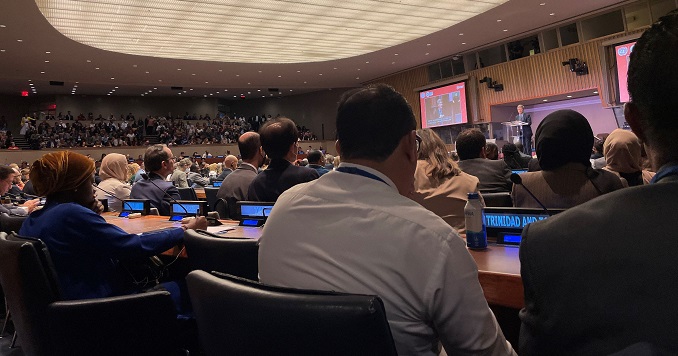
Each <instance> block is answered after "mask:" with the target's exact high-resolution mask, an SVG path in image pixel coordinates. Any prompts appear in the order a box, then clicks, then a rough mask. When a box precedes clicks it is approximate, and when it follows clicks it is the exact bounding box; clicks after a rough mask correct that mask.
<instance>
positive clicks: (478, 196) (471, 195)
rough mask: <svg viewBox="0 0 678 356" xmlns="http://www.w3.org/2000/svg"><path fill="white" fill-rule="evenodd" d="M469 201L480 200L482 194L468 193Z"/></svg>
mask: <svg viewBox="0 0 678 356" xmlns="http://www.w3.org/2000/svg"><path fill="white" fill-rule="evenodd" d="M468 199H480V194H478V193H475V192H473V193H468Z"/></svg>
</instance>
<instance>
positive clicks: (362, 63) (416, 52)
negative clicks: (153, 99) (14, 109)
mask: <svg viewBox="0 0 678 356" xmlns="http://www.w3.org/2000/svg"><path fill="white" fill-rule="evenodd" d="M37 1H38V3H39V4H40V6H41V7H43V5H44V8H59V7H64V6H66V5H59V4H61V3H63V4H73V3H75V4H80V5H82V6H83V7H81V8H82V9H83V11H84V9H85V8H86V9H87V13H86V14H85V16H84V17H83V16H80V17H78V16H75V15H74V13H73V11H64V10H59V11H55V14H56V15H52V14H50V11H51V10H49V11H47V10H46V13H47V15H48V16H49V17H50V18H51V17H52V16H55V18H59V17H67V16H66V15H67V14H68V16H75V18H74V19H72V20H73V21H65V22H64V24H62V25H59V24H57V25H56V26H57V27H60V26H64V31H65V33H67V34H68V36H71V37H73V38H76V36H77V33H78V31H76V30H77V28H78V27H81V28H82V29H81V31H80V32H81V33H84V35H82V36H84V37H82V38H78V39H79V40H82V41H85V39H87V40H86V41H88V42H86V43H88V44H89V45H88V44H82V43H79V42H76V41H74V40H73V39H70V38H69V37H67V36H65V35H64V34H62V33H60V32H59V31H57V30H56V29H55V28H54V27H52V25H51V24H50V23H49V22H48V21H47V19H46V18H45V17H44V16H43V14H42V13H41V11H40V8H39V7H38V4H36V2H35V1H30V0H0V93H3V94H14V95H19V93H20V92H21V91H23V90H28V91H29V92H31V94H30V95H35V94H33V93H32V91H31V86H30V85H29V84H33V86H32V87H33V88H35V91H36V92H37V95H58V94H70V93H71V92H72V90H73V88H74V87H75V86H76V85H77V88H76V90H75V93H76V94H75V95H79V94H87V95H106V94H107V93H111V91H112V90H113V89H115V92H112V94H111V95H114V96H117V95H120V96H139V95H141V94H145V95H150V96H168V95H184V96H199V97H202V96H203V95H207V96H210V94H212V95H211V96H212V97H220V98H230V99H234V96H235V97H239V96H240V95H241V94H244V95H245V96H246V97H247V98H256V97H261V96H280V95H293V94H298V93H304V92H310V91H317V90H324V89H328V88H346V87H354V86H358V85H361V83H364V82H366V81H370V80H373V79H376V78H380V77H383V76H386V75H389V74H392V73H396V72H399V71H403V70H407V69H409V68H413V67H416V66H420V65H423V64H426V63H430V62H434V61H436V60H439V59H441V58H445V57H449V56H451V55H454V54H458V53H464V52H468V51H472V50H474V49H477V48H480V47H482V46H484V45H486V44H488V43H492V42H495V41H506V40H509V39H512V38H516V37H520V36H524V35H527V34H530V33H531V32H533V31H534V30H535V29H539V28H543V27H547V26H551V25H553V24H555V23H563V22H567V21H572V20H573V19H574V18H577V17H579V16H581V15H582V14H587V13H590V12H594V11H599V10H601V9H605V8H611V7H614V6H617V5H619V4H621V3H624V1H619V0H571V1H562V0H558V1H556V0H510V1H507V2H505V3H503V4H501V5H499V6H496V7H494V8H492V9H490V10H488V11H486V12H484V13H482V14H480V15H477V16H475V17H472V18H470V19H468V20H466V21H462V22H460V23H458V24H456V25H452V26H450V27H447V28H444V29H442V30H439V31H435V29H436V28H441V26H444V25H441V23H445V21H448V23H453V22H454V21H455V19H457V16H458V14H457V13H465V11H467V10H469V9H471V8H470V6H469V5H468V4H478V3H482V4H483V6H486V7H488V8H489V7H491V6H493V4H495V3H498V2H499V3H501V2H502V1H499V0H495V1H490V0H487V1H463V0H459V1H460V2H462V3H464V4H462V5H460V7H461V9H462V10H463V11H457V10H449V9H444V8H443V6H445V7H447V6H449V4H452V3H453V1H452V0H446V1H444V2H442V4H444V5H441V2H433V1H429V2H427V3H424V2H421V5H418V6H417V7H416V8H411V9H410V10H409V11H407V12H406V13H408V14H409V15H402V14H400V13H394V14H390V13H387V12H386V10H385V9H387V7H386V4H387V3H394V4H399V3H400V2H399V1H385V0H384V1H360V0H344V1H342V2H337V3H338V4H340V5H339V6H344V7H346V8H356V9H357V8H358V6H359V4H368V5H369V4H371V5H372V7H369V8H361V9H360V11H356V10H351V11H353V12H352V13H353V14H354V15H355V16H352V17H355V18H357V19H360V20H361V21H348V20H352V19H347V21H342V20H341V19H334V23H333V24H332V23H331V22H332V21H330V23H329V24H332V25H333V26H331V27H328V26H326V28H327V29H328V30H329V31H330V32H331V33H338V32H341V30H342V29H344V28H345V23H351V24H353V27H359V26H363V25H364V26H368V27H369V26H372V27H371V28H372V30H374V31H375V32H374V33H377V32H379V33H380V35H378V36H375V37H374V38H370V39H369V42H365V41H367V40H366V39H363V37H365V36H367V35H365V36H361V35H360V34H358V35H352V36H349V37H343V39H342V40H340V41H337V40H336V39H337V38H338V37H332V36H330V35H328V34H323V33H322V32H316V31H318V30H317V28H318V27H312V26H310V25H311V23H313V24H320V23H325V24H328V23H327V22H326V20H327V18H328V17H332V16H334V17H339V14H338V13H334V12H335V11H334V10H327V9H324V10H323V11H319V10H318V9H320V8H316V11H315V13H313V15H312V16H311V15H306V16H305V17H304V18H303V23H299V22H293V24H294V25H293V24H292V23H291V22H290V21H289V19H291V18H292V17H293V15H295V14H296V13H297V12H299V11H297V10H295V9H297V8H301V5H298V4H300V3H301V2H291V1H272V0H269V1H263V0H262V1H259V2H254V1H252V0H250V1H233V0H232V1H217V0H212V1H197V0H194V1H179V0H172V1H171V2H172V3H175V4H179V3H181V4H184V5H186V6H188V7H186V8H185V9H184V10H183V12H184V14H185V16H177V13H174V15H172V16H169V15H163V12H160V11H156V10H152V9H148V10H150V11H151V12H153V15H149V16H146V17H145V16H141V15H139V16H137V18H139V21H138V24H136V25H133V28H129V27H130V26H131V25H129V24H125V23H124V21H133V20H134V19H133V18H132V17H130V16H126V17H124V16H123V17H120V16H117V15H114V14H112V13H111V11H112V10H111V9H110V8H108V10H105V9H107V6H103V5H102V6H97V4H101V3H105V4H112V3H114V4H122V5H125V4H127V5H125V6H121V7H120V11H122V9H128V8H129V6H131V5H129V4H145V6H147V7H149V6H150V5H149V4H155V3H159V1H158V0H147V1H143V2H142V1H138V2H136V1H129V0H127V1H123V0H115V1H114V0H106V1H103V2H102V1H99V2H97V1H95V0H90V1H85V0H80V1H65V0H58V1H57V0H54V1H47V0H37ZM168 1H170V0H168ZM208 3H209V4H212V5H207V4H208ZM259 3H267V4H268V5H267V6H277V7H278V8H279V10H278V11H277V12H278V13H279V20H278V19H271V18H262V19H261V21H260V22H259V23H256V20H253V19H252V17H251V16H252V15H251V14H250V15H248V16H250V17H242V16H244V15H234V14H231V15H230V16H229V15H225V16H223V17H221V19H219V18H215V17H210V16H207V15H205V14H203V16H196V13H195V11H194V9H195V8H201V9H203V10H201V11H203V12H204V11H206V10H205V9H208V8H209V9H212V8H213V7H219V6H226V5H223V4H228V6H226V7H224V8H235V7H237V6H240V7H250V8H252V7H254V4H259ZM417 3H418V2H417ZM220 4H221V5H220ZM304 4H305V5H309V4H321V5H324V6H337V5H335V2H334V1H330V0H324V1H320V0H319V1H312V0H307V1H306V2H305V3H304ZM542 4H543V5H542ZM283 5H284V6H283ZM309 6H310V5H309ZM81 8H78V7H75V8H74V9H75V10H79V9H81ZM97 9H101V10H97ZM104 10H105V11H104ZM116 11H117V10H116ZM210 11H212V10H210ZM305 11H308V10H305ZM347 11H348V10H347ZM389 11H390V10H389ZM399 11H402V10H399ZM76 13H77V11H76ZM333 13H334V15H333ZM374 13H380V14H382V15H383V14H387V18H386V20H383V19H382V20H366V19H369V18H371V16H372V15H373V14H374ZM269 15H270V16H273V14H269ZM159 16H160V17H159ZM162 16H165V18H164V19H163V18H162ZM342 16H346V14H344V15H342ZM77 18H80V20H77ZM201 18H203V19H204V21H201ZM123 19H124V21H123ZM208 20H209V21H208ZM215 21H216V22H215ZM247 21H254V22H255V23H253V24H250V25H253V27H249V28H250V30H249V31H251V32H247V31H248V30H246V29H247V28H248V27H244V26H243V25H242V23H243V22H247ZM296 21H301V20H296ZM384 22H386V23H395V24H397V25H398V26H400V25H402V24H406V26H404V27H400V28H399V30H398V32H406V33H405V34H402V33H399V34H393V33H389V30H388V29H385V28H384ZM55 23H56V22H55ZM154 23H161V25H157V26H154ZM142 24H143V25H142ZM84 25H87V26H91V27H92V28H95V29H97V30H96V31H99V32H95V33H94V35H87V33H86V31H85V29H87V28H88V27H87V26H84ZM139 26H141V29H144V28H145V30H144V31H141V29H140V28H139ZM219 26H223V27H224V28H226V29H227V30H228V29H234V28H238V29H239V30H238V31H241V32H239V33H238V34H239V36H236V37H238V38H239V46H241V47H239V48H240V49H231V48H229V47H226V48H223V46H222V47H219V48H216V45H215V43H216V44H218V43H219V42H220V38H219V36H233V33H231V32H228V31H217V29H216V27H219ZM172 28H174V29H177V30H179V29H182V30H184V31H187V30H188V29H194V32H191V33H188V32H186V33H179V32H181V31H176V32H175V33H169V32H171V31H169V30H168V29H172ZM102 29H104V30H105V29H109V31H111V30H112V32H113V33H116V35H110V36H104V35H101V32H100V31H101V30H102ZM205 29H206V30H208V31H204V30H205ZM212 29H213V30H214V31H211V30H212ZM253 29H256V30H253ZM372 30H370V31H366V32H365V33H368V34H369V35H370V36H371V35H372V34H373V32H371V31H372ZM88 31H89V30H88ZM152 31H155V32H157V33H160V34H167V36H158V37H157V38H155V39H150V38H149V36H148V35H146V36H145V37H143V38H142V36H140V35H139V33H147V32H152ZM163 31H164V32H163ZM168 31H169V32H168ZM195 31H197V32H195ZM242 31H244V32H242ZM332 31H333V32H332ZM431 31H435V32H433V33H431V34H428V35H426V33H429V32H431ZM74 33H76V34H74ZM290 33H295V34H299V35H298V36H297V37H294V36H290V35H289V34H290ZM301 34H303V36H308V37H307V38H308V39H309V41H314V42H313V43H316V44H317V43H323V41H326V40H327V39H328V38H330V39H331V40H332V41H327V42H326V43H328V46H329V47H330V49H334V52H335V53H334V54H333V53H332V51H329V52H328V51H326V49H327V48H326V47H323V49H324V52H322V58H323V60H321V61H318V60H315V61H314V60H313V57H312V56H307V57H305V59H304V57H303V50H301V51H300V50H299V49H298V48H292V47H293V46H294V45H293V44H292V43H293V42H294V41H296V42H294V43H297V44H298V43H299V42H300V41H299V39H300V37H299V36H302V35H301ZM135 35H136V36H135ZM170 35H171V36H170ZM211 36H212V37H214V38H212V37H211ZM379 36H381V37H379ZM420 36H423V37H420ZM134 37H137V38H138V39H139V41H138V43H141V45H139V46H138V47H135V46H132V45H130V43H133V42H134ZM292 37H294V38H292ZM116 38H118V39H120V41H117V40H115V41H114V39H116ZM224 38H227V37H224ZM228 38H232V37H228ZM346 38H349V39H353V40H347V39H346ZM375 38H377V39H378V38H382V39H383V40H382V41H378V40H377V41H376V42H375ZM293 40H294V41H293ZM163 41H164V42H163ZM291 41H292V42H291ZM403 41H405V42H403ZM301 42H303V41H301ZM401 42H402V43H401ZM125 43H126V44H125ZM162 43H167V44H168V47H169V46H170V45H171V47H173V48H174V50H173V51H167V49H161V48H160V47H162ZM365 43H369V45H365V46H363V47H364V48H361V46H357V44H365ZM121 44H122V45H121ZM113 45H115V46H118V47H114V46H113ZM94 46H96V47H101V48H106V49H101V48H96V47H94ZM158 46H160V47H158ZM226 46H228V45H226ZM113 49H115V50H116V51H122V52H127V53H142V54H143V55H138V54H137V55H134V54H126V53H120V52H113V51H112V50H113ZM247 51H249V54H247V55H245V54H246V52H247ZM352 51H353V52H352ZM168 53H169V55H168ZM172 53H174V55H172ZM187 53H195V55H196V56H198V55H203V54H208V55H209V56H212V57H210V58H211V59H212V60H208V61H207V60H195V59H189V58H197V57H193V56H189V55H187ZM290 53H292V54H294V53H296V55H297V57H294V58H296V59H294V61H299V62H298V63H283V62H289V61H290V60H291V59H290V58H292V57H291V56H292V55H291V54H290ZM151 55H155V56H151ZM157 56H172V57H175V58H158V57H157ZM346 56H349V57H346ZM283 57H285V58H283ZM288 57H289V58H288ZM344 57H346V58H344ZM177 58H183V59H177ZM202 58H205V57H202ZM327 58H335V59H330V60H327ZM304 61H307V62H304ZM309 61H310V62H309ZM50 80H54V81H63V82H65V85H64V86H63V87H57V86H50V85H49V81H50ZM171 86H180V87H183V88H184V90H185V91H186V92H185V93H183V92H182V91H175V90H171V89H170V87H171ZM116 87H117V88H116ZM154 88H157V89H154ZM269 88H277V89H279V91H277V92H269V90H268V89H269ZM191 89H193V90H191ZM149 91H152V92H150V93H149ZM178 93H181V94H178ZM248 93H249V94H248Z"/></svg>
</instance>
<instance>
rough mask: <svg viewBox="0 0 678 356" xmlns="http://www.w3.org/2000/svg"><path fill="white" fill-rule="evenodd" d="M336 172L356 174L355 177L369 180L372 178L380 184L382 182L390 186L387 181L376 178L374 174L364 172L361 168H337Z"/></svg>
mask: <svg viewBox="0 0 678 356" xmlns="http://www.w3.org/2000/svg"><path fill="white" fill-rule="evenodd" d="M336 170H337V171H339V172H344V173H348V174H355V175H359V176H363V177H367V178H370V179H374V180H378V181H380V182H382V183H384V184H386V185H388V183H386V181H385V180H383V179H381V178H379V177H377V176H375V175H374V174H372V173H370V172H367V171H364V170H362V169H360V168H355V167H339V168H337V169H336Z"/></svg>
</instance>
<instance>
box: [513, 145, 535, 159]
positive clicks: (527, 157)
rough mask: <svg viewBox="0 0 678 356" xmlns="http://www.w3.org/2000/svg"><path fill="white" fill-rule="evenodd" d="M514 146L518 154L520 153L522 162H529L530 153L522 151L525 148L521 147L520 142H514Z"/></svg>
mask: <svg viewBox="0 0 678 356" xmlns="http://www.w3.org/2000/svg"><path fill="white" fill-rule="evenodd" d="M516 148H517V149H518V154H519V155H520V158H522V160H523V162H529V161H531V160H532V156H531V155H528V154H526V153H524V152H523V151H524V150H525V149H524V148H523V143H522V142H516Z"/></svg>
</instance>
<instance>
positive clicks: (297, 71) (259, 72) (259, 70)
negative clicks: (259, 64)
mask: <svg viewBox="0 0 678 356" xmlns="http://www.w3.org/2000/svg"><path fill="white" fill-rule="evenodd" d="M258 72H259V73H261V71H260V70H259V71H258ZM298 72H299V71H297V73H298Z"/></svg>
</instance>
